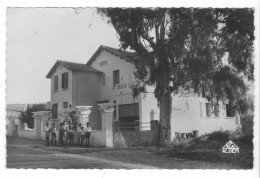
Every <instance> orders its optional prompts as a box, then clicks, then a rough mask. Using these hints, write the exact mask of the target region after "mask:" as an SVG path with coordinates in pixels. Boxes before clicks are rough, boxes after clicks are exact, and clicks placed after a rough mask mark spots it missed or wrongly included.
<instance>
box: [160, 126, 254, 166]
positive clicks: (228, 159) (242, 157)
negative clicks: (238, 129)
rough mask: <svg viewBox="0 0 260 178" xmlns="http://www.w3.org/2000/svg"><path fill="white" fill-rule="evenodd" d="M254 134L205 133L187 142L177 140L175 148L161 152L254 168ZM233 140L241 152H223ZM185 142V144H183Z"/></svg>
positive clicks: (170, 155)
mask: <svg viewBox="0 0 260 178" xmlns="http://www.w3.org/2000/svg"><path fill="white" fill-rule="evenodd" d="M252 139H253V136H252V135H241V136H235V135H234V133H232V132H230V131H222V130H220V131H216V132H213V133H211V134H207V135H203V136H201V137H198V138H195V139H189V140H188V141H186V142H183V141H182V142H181V141H175V143H178V144H179V145H178V144H175V145H174V146H173V149H170V150H167V151H164V152H159V153H158V154H164V155H165V154H166V155H167V156H168V157H175V158H179V159H184V160H196V161H205V162H214V163H227V164H229V165H232V166H236V167H239V168H242V169H252V168H253V142H252ZM229 140H232V141H233V142H234V143H235V144H236V145H237V146H238V147H239V153H236V154H232V153H230V154H227V153H222V147H223V146H224V145H225V144H226V143H227V142H228V141H229ZM183 143H185V144H183Z"/></svg>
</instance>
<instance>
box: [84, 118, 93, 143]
mask: <svg viewBox="0 0 260 178" xmlns="http://www.w3.org/2000/svg"><path fill="white" fill-rule="evenodd" d="M91 131H92V129H91V127H90V126H89V123H88V122H87V127H86V128H85V134H86V147H88V146H89V138H90V135H91Z"/></svg>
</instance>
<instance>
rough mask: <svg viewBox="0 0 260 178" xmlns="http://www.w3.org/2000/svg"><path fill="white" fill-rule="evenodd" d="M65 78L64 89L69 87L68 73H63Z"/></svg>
mask: <svg viewBox="0 0 260 178" xmlns="http://www.w3.org/2000/svg"><path fill="white" fill-rule="evenodd" d="M65 76H66V79H65V81H66V85H65V88H68V86H69V75H68V72H66V73H65Z"/></svg>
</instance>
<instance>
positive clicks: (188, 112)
mask: <svg viewBox="0 0 260 178" xmlns="http://www.w3.org/2000/svg"><path fill="white" fill-rule="evenodd" d="M206 102H207V101H206V99H204V98H199V97H178V96H174V97H173V106H172V108H173V110H172V119H171V127H172V137H175V132H180V133H189V132H192V131H193V130H197V131H198V132H199V135H203V134H205V133H210V132H213V131H216V130H219V129H220V128H222V129H223V130H235V129H236V127H237V125H236V124H235V118H227V117H226V107H225V105H222V103H221V102H220V103H219V104H220V114H219V117H214V116H213V115H212V116H211V117H206V106H205V103H206ZM200 103H201V106H202V108H200ZM200 112H202V113H200Z"/></svg>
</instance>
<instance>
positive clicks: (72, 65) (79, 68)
mask: <svg viewBox="0 0 260 178" xmlns="http://www.w3.org/2000/svg"><path fill="white" fill-rule="evenodd" d="M60 64H61V65H63V66H64V67H66V68H67V69H70V70H77V71H82V72H94V73H102V72H100V71H98V70H97V69H94V68H93V67H90V66H88V65H86V64H80V63H75V62H68V61H62V60H58V61H57V62H56V63H55V64H54V66H53V67H52V68H51V70H50V71H49V73H48V74H47V76H46V78H51V76H52V74H53V73H54V71H55V70H56V68H57V67H58V66H59V65H60Z"/></svg>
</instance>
